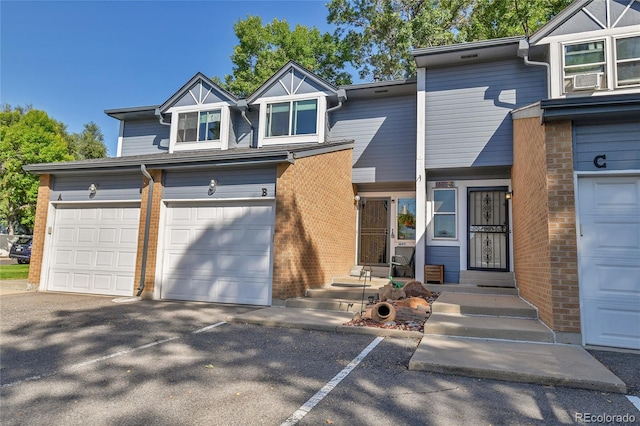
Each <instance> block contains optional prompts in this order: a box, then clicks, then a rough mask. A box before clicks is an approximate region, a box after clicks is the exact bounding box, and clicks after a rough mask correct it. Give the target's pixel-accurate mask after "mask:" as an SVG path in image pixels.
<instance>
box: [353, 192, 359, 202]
mask: <svg viewBox="0 0 640 426" xmlns="http://www.w3.org/2000/svg"><path fill="white" fill-rule="evenodd" d="M353 199H354V200H355V201H356V203H357V202H358V201H360V195H358V194H356V196H355V197H353Z"/></svg>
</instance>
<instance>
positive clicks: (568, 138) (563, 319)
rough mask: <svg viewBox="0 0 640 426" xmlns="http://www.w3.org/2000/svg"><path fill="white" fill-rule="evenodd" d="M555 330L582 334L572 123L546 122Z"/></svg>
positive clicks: (550, 251)
mask: <svg viewBox="0 0 640 426" xmlns="http://www.w3.org/2000/svg"><path fill="white" fill-rule="evenodd" d="M546 141H547V189H548V206H549V254H550V260H551V268H550V269H551V282H552V283H553V293H552V300H553V313H554V316H553V325H554V327H553V329H554V330H556V331H561V332H566V333H580V302H579V294H578V248H577V242H576V209H575V196H574V187H573V147H572V130H571V122H569V121H567V122H559V123H550V124H547V125H546Z"/></svg>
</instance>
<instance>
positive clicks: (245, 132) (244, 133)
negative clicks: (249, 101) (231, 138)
mask: <svg viewBox="0 0 640 426" xmlns="http://www.w3.org/2000/svg"><path fill="white" fill-rule="evenodd" d="M246 116H247V118H248V119H249V121H250V122H251V124H253V141H251V126H249V123H247V122H246V121H245V119H244V118H242V115H241V114H240V113H237V114H236V115H235V116H233V122H234V124H235V137H236V141H235V142H234V143H233V145H231V143H229V148H231V147H232V146H233V147H235V148H248V147H250V146H258V125H259V123H258V120H259V118H260V108H258V106H257V105H253V106H252V107H251V111H249V112H247V113H246Z"/></svg>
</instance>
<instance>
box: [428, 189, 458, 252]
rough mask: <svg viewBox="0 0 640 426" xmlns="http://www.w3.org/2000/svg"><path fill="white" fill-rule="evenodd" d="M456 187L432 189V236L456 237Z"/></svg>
mask: <svg viewBox="0 0 640 426" xmlns="http://www.w3.org/2000/svg"><path fill="white" fill-rule="evenodd" d="M457 200H458V197H457V190H456V189H434V190H433V238H434V239H449V240H451V239H456V238H458V232H457V229H458V226H457V224H458V220H457V207H458V206H457V204H458V201H457Z"/></svg>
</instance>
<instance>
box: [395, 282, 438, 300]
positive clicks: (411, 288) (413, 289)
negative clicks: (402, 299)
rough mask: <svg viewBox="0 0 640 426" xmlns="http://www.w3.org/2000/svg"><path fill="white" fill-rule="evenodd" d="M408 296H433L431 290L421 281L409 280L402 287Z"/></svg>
mask: <svg viewBox="0 0 640 426" xmlns="http://www.w3.org/2000/svg"><path fill="white" fill-rule="evenodd" d="M402 291H404V293H405V294H406V297H431V292H430V291H429V290H427V289H426V288H424V286H423V285H422V283H421V282H420V281H409V282H408V283H406V284H405V285H404V287H402Z"/></svg>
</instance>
